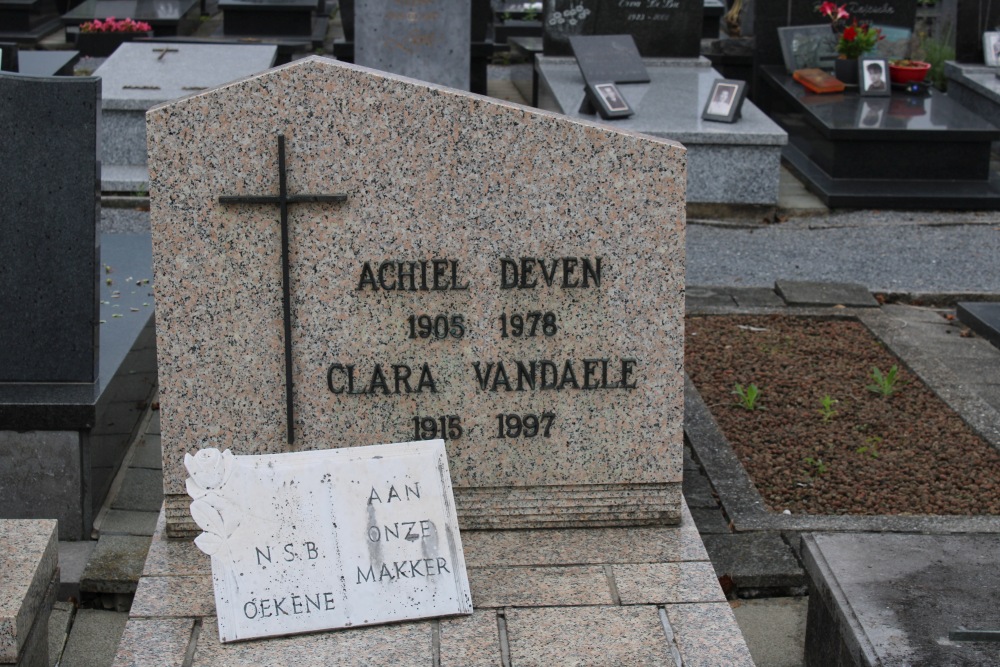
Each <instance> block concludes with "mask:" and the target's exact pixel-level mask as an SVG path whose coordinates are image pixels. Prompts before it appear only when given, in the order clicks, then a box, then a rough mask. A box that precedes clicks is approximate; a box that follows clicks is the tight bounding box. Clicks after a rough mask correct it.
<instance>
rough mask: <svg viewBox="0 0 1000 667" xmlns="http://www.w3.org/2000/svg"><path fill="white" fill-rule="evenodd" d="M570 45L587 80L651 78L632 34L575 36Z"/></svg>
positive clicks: (646, 79)
mask: <svg viewBox="0 0 1000 667" xmlns="http://www.w3.org/2000/svg"><path fill="white" fill-rule="evenodd" d="M569 44H570V48H571V49H572V51H573V56H574V57H576V62H577V64H578V65H579V66H580V72H581V73H583V80H584V81H586V82H587V83H590V82H597V83H601V82H612V83H649V82H650V81H651V79H650V78H649V72H648V71H646V65H644V64H643V62H642V56H641V55H639V48H638V47H637V46H636V45H635V39H633V37H632V35H574V36H572V37H570V38H569Z"/></svg>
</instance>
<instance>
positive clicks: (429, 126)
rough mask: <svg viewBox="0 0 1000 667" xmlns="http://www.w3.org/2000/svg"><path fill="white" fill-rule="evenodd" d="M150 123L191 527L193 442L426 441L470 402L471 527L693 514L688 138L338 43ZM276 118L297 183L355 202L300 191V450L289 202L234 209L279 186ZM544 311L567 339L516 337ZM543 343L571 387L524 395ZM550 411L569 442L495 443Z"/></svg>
mask: <svg viewBox="0 0 1000 667" xmlns="http://www.w3.org/2000/svg"><path fill="white" fill-rule="evenodd" d="M147 125H148V136H149V146H150V161H149V164H150V184H151V200H152V226H153V235H154V253H155V260H154V265H155V275H156V280H155V284H156V289H157V295H156V298H157V310H158V313H157V330H158V339H159V349H158V354H159V368H160V380H161V387H162V388H161V397H162V419H163V425H162V429H163V443H164V480H165V491H166V493H167V495H168V498H167V517H168V531H169V532H170V533H171V534H172V535H181V534H191V530H192V529H193V528H194V526H193V524H191V523H190V520H189V518H188V516H187V504H188V499H187V497H186V496H185V495H183V494H184V489H183V479H184V471H183V466H182V459H183V455H184V454H185V453H186V452H191V451H194V450H196V449H198V448H200V447H206V446H210V447H217V448H219V449H225V448H232V449H233V451H234V452H236V453H241V454H265V453H277V452H280V451H286V450H308V449H319V448H329V447H337V446H350V445H366V444H377V443H381V442H392V441H406V440H412V439H414V431H415V430H417V431H418V432H417V433H416V435H417V436H418V437H424V436H425V435H429V433H420V432H419V429H420V428H424V426H425V425H426V424H424V423H423V422H422V419H423V417H433V418H434V419H435V420H436V419H438V418H441V417H445V418H446V420H445V421H446V422H447V423H448V426H449V429H450V426H451V422H448V419H447V418H448V417H451V416H457V417H459V418H460V420H461V425H462V433H461V437H459V438H457V439H454V438H453V439H451V440H449V441H448V442H447V448H448V453H449V463H450V466H451V471H452V476H453V483H454V487H455V494H456V503H457V505H458V509H459V521H460V524H461V525H462V527H463V528H475V527H523V526H560V525H563V526H584V525H628V524H649V523H663V522H667V523H670V522H676V521H678V520H679V516H680V511H679V507H680V481H681V467H682V461H681V459H682V456H681V437H682V434H681V432H682V413H683V379H682V373H681V350H682V347H683V341H682V324H681V318H682V315H683V279H684V271H683V255H684V217H683V207H684V182H685V154H684V149H683V148H682V147H680V146H679V145H677V144H675V143H673V142H670V141H666V140H657V139H650V138H649V137H645V136H641V135H637V134H631V133H628V132H620V131H615V130H613V129H609V128H606V127H602V126H598V125H594V124H590V123H586V122H582V121H571V120H567V119H565V118H562V117H559V116H556V115H553V114H548V113H545V112H537V111H534V110H529V109H527V108H524V107H520V106H517V105H512V104H507V103H500V102H496V101H493V100H489V99H488V98H483V97H479V96H476V95H471V94H467V93H458V92H456V91H451V90H448V89H445V88H440V87H436V86H433V85H429V84H424V83H421V82H416V81H412V80H408V79H404V78H402V77H397V76H393V75H389V74H385V73H381V72H375V71H372V70H367V69H365V68H361V67H356V66H348V65H345V64H342V63H336V62H333V61H330V60H327V59H323V58H319V57H311V58H307V59H305V60H303V61H299V62H297V63H294V64H292V65H289V66H284V67H280V68H277V69H274V70H270V71H269V72H266V73H264V74H261V75H259V76H255V77H252V78H249V79H246V80H243V81H239V82H236V83H233V84H230V85H227V86H223V87H221V88H218V89H215V90H213V91H207V92H205V93H203V94H199V95H195V96H193V97H190V98H186V99H184V100H180V101H178V102H175V103H172V104H168V105H164V106H160V107H156V108H154V109H152V110H151V111H150V112H149V113H148V114H147ZM279 133H280V134H284V135H285V136H286V141H287V190H288V192H289V193H291V194H298V193H335V192H345V193H346V194H347V195H348V196H347V200H346V201H345V202H343V203H337V204H331V203H314V204H296V205H294V206H291V207H289V211H290V212H289V221H290V224H289V227H290V252H289V259H290V267H291V268H290V271H291V281H290V284H291V292H292V296H291V304H290V307H291V311H292V313H293V315H292V336H291V341H292V343H293V345H292V348H293V350H294V352H293V361H292V371H293V377H294V394H293V396H294V400H293V404H294V412H295V417H294V422H293V428H294V432H295V442H294V444H293V445H292V446H289V445H288V444H287V442H286V407H285V406H286V401H285V381H284V363H283V336H282V325H281V323H282V317H283V309H282V301H281V288H282V283H281V261H280V248H281V242H280V234H279V225H278V218H279V216H278V207H277V206H273V205H240V206H236V205H232V206H229V205H220V204H219V201H218V198H219V196H221V195H275V194H277V192H278V190H279V184H278V178H277V171H278V169H277V156H276V153H277V148H276V144H277V142H276V135H277V134H279ZM435 260H438V261H439V262H442V263H441V264H435V263H434V261H435ZM502 260H507V261H509V262H510V263H509V264H504V262H503V261H502ZM538 260H541V261H538ZM387 263H388V264H387ZM383 266H388V267H389V268H387V269H385V270H381V267H383ZM366 267H367V271H368V272H367V273H366ZM422 267H426V269H425V268H422ZM504 267H506V268H504ZM512 267H513V268H512ZM411 270H412V271H416V272H417V275H418V276H420V274H421V272H423V271H425V270H427V271H429V275H430V276H431V278H430V281H431V282H430V285H431V286H430V287H429V288H427V289H426V290H425V289H423V286H426V285H427V283H426V282H420V281H421V280H422V279H421V278H417V279H411V278H409V277H407V276H408V275H409V274H408V272H410V271H411ZM525 270H533V271H534V273H533V277H531V278H529V277H528V276H527V275H526V274H525V273H524V271H525ZM503 271H507V272H508V273H503ZM514 271H517V272H519V273H518V274H514V273H513V272H514ZM543 271H544V272H548V275H549V277H550V279H551V282H550V284H545V281H544V278H543V275H542V274H543ZM401 272H402V273H401ZM383 274H384V275H383ZM390 274H391V277H392V280H389V277H390ZM598 274H600V275H598ZM515 275H518V276H519V277H514V276H515ZM554 275H558V278H554V277H553V276H554ZM401 276H402V277H401ZM407 280H416V281H418V282H417V283H416V284H415V285H411V287H413V288H414V289H412V290H410V289H408V288H407V289H404V290H392V289H390V287H391V285H394V284H396V283H399V282H400V281H403V283H402V284H403V285H404V287H405V283H406V281H407ZM511 280H513V281H514V283H513V284H516V285H517V287H513V286H512V285H510V281H511ZM435 281H437V282H436V283H435ZM504 281H506V282H507V283H508V287H510V288H509V289H505V288H504ZM584 283H587V284H586V285H585V284H584ZM598 283H599V287H598ZM435 285H436V286H437V287H439V289H434V286H435ZM584 287H589V289H584ZM570 288H572V289H570ZM528 311H539V312H542V313H548V312H551V313H553V314H554V316H555V317H556V318H557V319H556V322H557V328H558V335H554V336H551V337H550V336H548V335H537V336H535V337H532V338H528V337H527V336H525V337H522V338H519V339H516V338H512V337H507V338H503V337H502V335H501V331H500V329H501V326H502V322H501V316H504V315H506V316H509V315H511V314H517V313H526V312H528ZM420 314H428V315H430V316H432V317H434V318H436V316H438V315H442V314H444V315H448V316H449V317H451V316H452V315H455V314H461V315H462V317H463V318H464V320H463V321H464V323H465V335H464V337H463V338H462V339H461V340H460V341H455V340H451V339H450V337H447V336H446V340H436V339H435V340H422V339H420V337H419V336H415V337H414V338H412V339H411V338H409V337H408V335H407V333H408V329H407V327H408V325H407V321H408V318H410V317H415V316H418V315H420ZM546 360H550V361H555V362H557V367H558V373H559V382H560V383H561V384H562V385H563V388H564V389H565V391H550V392H542V391H527V390H526V391H516V387H513V386H512V389H511V391H507V386H506V384H507V383H512V385H516V383H517V382H518V381H519V380H518V378H517V373H518V369H517V368H516V363H517V361H522V362H523V367H524V369H526V370H525V373H527V372H528V370H527V369H529V368H530V365H531V361H538V364H539V367H540V366H541V362H542V361H546ZM585 360H586V361H587V364H588V366H587V368H586V369H585V368H584V361H585ZM594 360H597V361H594ZM601 360H604V361H601ZM499 361H504V362H505V363H506V364H508V366H509V370H508V371H507V373H508V379H498V375H497V363H498V362H499ZM570 362H572V364H571V365H572V366H573V368H572V370H573V371H574V372H575V374H576V375H577V377H574V378H573V379H567V370H566V369H567V364H570ZM476 364H479V365H478V366H476ZM489 364H493V365H492V366H490V365H489ZM350 366H353V368H354V370H353V371H349V370H348V367H350ZM375 369H378V370H375ZM351 372H353V373H354V375H353V376H352V375H350V373H351ZM386 372H388V373H389V375H388V376H386V377H387V378H388V379H386V380H385V384H384V385H383V384H382V383H381V382H380V379H379V373H386ZM585 373H586V375H587V377H586V379H585V378H584V374H585ZM477 374H478V376H477ZM431 376H432V377H431ZM510 378H513V379H510ZM550 379H551V378H550ZM522 381H523V382H527V380H526V379H523V378H522ZM543 382H544V380H543ZM574 383H575V386H574ZM581 384H583V385H586V387H585V388H584V389H582V390H578V389H577V387H580V386H581ZM586 389H600V390H599V391H587V390H586ZM418 390H420V391H418ZM544 413H552V414H554V415H555V419H554V420H553V421H554V422H555V426H554V427H553V428H552V432H551V437H549V438H542V437H541V436H540V435H539V437H536V438H533V439H527V438H513V439H512V438H509V437H508V438H503V437H496V436H497V433H496V431H497V429H498V427H497V419H498V418H497V415H527V414H538V415H544ZM435 428H436V427H435ZM500 428H501V429H502V428H503V427H502V426H501V427H500ZM455 433H457V431H456V432H455ZM502 433H503V431H502V430H501V434H502ZM453 435H454V433H453ZM508 435H509V432H508Z"/></svg>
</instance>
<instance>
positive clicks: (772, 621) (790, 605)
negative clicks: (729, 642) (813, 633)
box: [732, 597, 809, 667]
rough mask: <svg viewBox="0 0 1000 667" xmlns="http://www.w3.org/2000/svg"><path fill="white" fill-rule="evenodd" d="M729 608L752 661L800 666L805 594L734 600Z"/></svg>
mask: <svg viewBox="0 0 1000 667" xmlns="http://www.w3.org/2000/svg"><path fill="white" fill-rule="evenodd" d="M732 609H733V614H734V616H735V617H736V622H737V623H739V625H740V630H741V631H742V632H743V638H744V639H745V640H746V642H747V647H748V648H749V649H750V655H752V656H753V660H754V662H755V663H757V664H758V665H768V666H769V667H802V664H803V662H804V660H805V645H806V612H807V611H808V609H809V598H807V597H785V598H761V599H759V600H737V601H736V602H733V603H732Z"/></svg>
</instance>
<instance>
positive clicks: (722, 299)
mask: <svg viewBox="0 0 1000 667" xmlns="http://www.w3.org/2000/svg"><path fill="white" fill-rule="evenodd" d="M684 305H685V310H688V311H697V310H699V309H701V308H713V307H722V308H732V307H733V306H734V305H736V302H735V301H733V297H732V296H731V295H730V294H729V292H728V291H727V290H725V289H715V288H713V287H694V286H692V287H688V288H686V289H685V290H684Z"/></svg>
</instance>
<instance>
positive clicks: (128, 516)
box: [101, 510, 159, 535]
mask: <svg viewBox="0 0 1000 667" xmlns="http://www.w3.org/2000/svg"><path fill="white" fill-rule="evenodd" d="M158 516H159V514H157V513H156V512H134V511H129V510H108V513H107V514H106V515H104V521H103V522H102V523H101V535H152V534H153V530H154V529H155V528H156V519H157V517H158Z"/></svg>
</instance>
